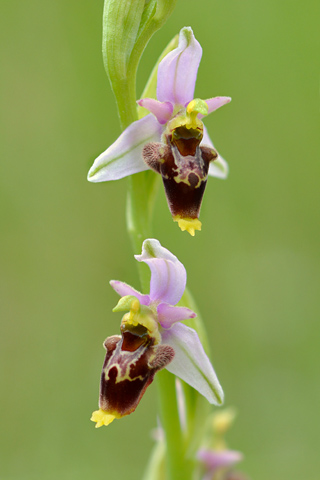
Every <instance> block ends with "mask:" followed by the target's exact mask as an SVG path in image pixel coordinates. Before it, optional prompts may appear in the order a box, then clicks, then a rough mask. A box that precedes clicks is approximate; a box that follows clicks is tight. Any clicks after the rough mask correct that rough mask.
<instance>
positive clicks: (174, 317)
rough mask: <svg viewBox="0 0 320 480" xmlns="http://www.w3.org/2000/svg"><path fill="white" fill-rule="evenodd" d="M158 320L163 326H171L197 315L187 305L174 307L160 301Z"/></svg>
mask: <svg viewBox="0 0 320 480" xmlns="http://www.w3.org/2000/svg"><path fill="white" fill-rule="evenodd" d="M157 313H158V321H159V322H160V324H161V326H162V327H163V328H170V327H171V326H172V325H173V324H174V323H176V322H181V321H182V320H187V319H188V318H194V317H196V316H197V315H196V314H195V313H194V312H193V311H192V310H190V309H189V308H187V307H173V306H172V305H168V304H167V303H160V304H159V305H158V307H157Z"/></svg>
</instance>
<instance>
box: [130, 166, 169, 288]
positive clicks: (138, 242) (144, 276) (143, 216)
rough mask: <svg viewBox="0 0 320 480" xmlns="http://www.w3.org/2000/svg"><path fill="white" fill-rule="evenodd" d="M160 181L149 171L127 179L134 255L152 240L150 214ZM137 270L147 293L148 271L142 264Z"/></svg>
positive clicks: (140, 263)
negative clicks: (147, 240) (144, 243)
mask: <svg viewBox="0 0 320 480" xmlns="http://www.w3.org/2000/svg"><path fill="white" fill-rule="evenodd" d="M160 180H161V179H160V177H159V176H158V175H157V174H156V173H154V172H152V171H149V170H148V171H146V172H141V173H137V174H135V175H132V176H130V177H128V196H127V230H128V233H129V236H130V239H131V243H132V247H133V251H134V253H136V254H138V253H140V252H141V247H142V242H143V241H144V240H145V239H146V238H152V226H151V221H152V213H153V206H154V203H155V199H156V195H157V191H158V187H159V182H160ZM138 269H139V277H140V282H141V286H142V290H143V291H144V292H147V291H148V288H149V285H150V270H149V268H148V267H147V265H145V264H144V263H143V262H139V264H138Z"/></svg>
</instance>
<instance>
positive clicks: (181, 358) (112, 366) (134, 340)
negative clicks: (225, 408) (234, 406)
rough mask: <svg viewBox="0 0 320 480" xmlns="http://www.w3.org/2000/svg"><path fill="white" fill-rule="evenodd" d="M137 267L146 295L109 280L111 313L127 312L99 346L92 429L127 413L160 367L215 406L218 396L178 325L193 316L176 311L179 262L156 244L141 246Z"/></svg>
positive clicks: (190, 335)
mask: <svg viewBox="0 0 320 480" xmlns="http://www.w3.org/2000/svg"><path fill="white" fill-rule="evenodd" d="M135 258H136V260H138V262H144V263H146V264H147V265H148V266H149V268H150V270H151V280H150V293H149V294H147V295H144V294H142V293H140V292H138V291H137V290H135V289H134V288H133V287H131V286H130V285H127V284H126V283H123V282H120V281H117V280H113V281H111V282H110V284H111V286H112V288H113V289H114V290H115V291H116V292H117V293H118V294H119V295H121V299H120V301H119V302H118V304H117V306H116V307H115V308H114V310H113V311H116V312H118V311H127V312H128V313H126V314H125V315H124V317H123V318H122V321H121V328H120V330H121V336H120V335H115V336H112V337H109V338H107V339H106V341H105V342H104V346H105V348H106V350H107V353H106V357H105V362H104V365H103V369H102V374H101V384H100V399H99V407H100V408H99V410H97V411H96V412H94V413H93V415H92V418H91V420H92V421H94V422H96V427H100V426H102V425H108V424H109V423H111V422H112V421H113V420H114V419H115V418H121V417H123V416H125V415H128V414H130V413H132V412H133V411H134V410H135V409H136V407H137V406H138V404H139V402H140V400H141V398H142V396H143V394H144V392H145V390H146V388H147V387H148V385H150V383H151V382H152V381H153V378H154V375H155V373H156V372H157V371H158V370H160V369H162V368H166V369H167V370H168V371H169V372H171V373H173V374H174V375H177V376H178V377H180V378H181V379H182V380H184V381H185V382H186V383H188V384H189V385H191V386H192V387H193V388H195V389H196V390H198V392H199V393H200V394H202V395H203V396H204V397H206V399H207V400H208V401H209V402H210V403H212V404H216V405H220V404H221V403H222V402H223V391H222V388H221V386H220V384H219V381H218V379H217V376H216V374H215V372H214V369H213V367H212V365H211V363H210V360H209V358H208V357H207V355H206V353H205V351H204V349H203V347H202V344H201V342H200V339H199V337H198V334H197V333H196V331H195V330H193V329H192V328H189V327H187V326H186V325H184V324H183V323H181V322H182V321H183V320H187V319H189V318H193V317H195V316H196V314H195V313H194V312H193V311H192V310H190V309H189V308H186V307H180V306H176V304H177V303H178V302H179V300H180V299H181V297H182V295H183V292H184V290H185V287H186V279H187V276H186V270H185V268H184V266H183V265H182V263H181V262H180V261H179V260H178V259H177V257H175V256H174V255H173V254H172V253H171V252H169V250H167V249H166V248H164V247H162V246H161V245H160V243H159V241H158V240H154V239H148V240H145V241H144V242H143V246H142V254H141V255H135Z"/></svg>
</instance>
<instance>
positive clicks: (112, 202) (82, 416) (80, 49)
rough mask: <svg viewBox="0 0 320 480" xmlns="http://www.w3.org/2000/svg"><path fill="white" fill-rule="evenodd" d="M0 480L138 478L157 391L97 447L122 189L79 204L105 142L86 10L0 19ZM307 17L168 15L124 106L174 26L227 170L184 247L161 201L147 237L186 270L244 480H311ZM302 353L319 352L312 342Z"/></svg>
mask: <svg viewBox="0 0 320 480" xmlns="http://www.w3.org/2000/svg"><path fill="white" fill-rule="evenodd" d="M0 6H1V14H0V36H1V47H0V48H1V107H0V108H1V110H0V116H1V126H0V136H1V142H0V143H1V145H0V148H1V164H0V169H1V175H0V182H1V189H0V212H1V253H0V262H1V265H0V267H1V276H0V280H1V307H0V308H1V336H0V355H1V358H0V368H1V409H0V412H1V428H0V431H1V459H0V479H1V480H20V479H21V480H22V479H23V480H24V479H26V480H40V479H41V480H53V479H57V478H59V479H61V480H74V479H77V480H86V479H91V478H92V479H97V480H99V479H101V480H102V479H105V478H117V479H120V480H121V479H130V480H131V479H132V480H139V479H140V478H141V475H142V472H143V469H144V466H145V464H146V461H147V458H148V456H149V453H150V451H151V448H152V440H151V437H150V430H151V428H152V427H154V426H155V425H156V415H157V405H156V388H155V385H153V386H152V387H150V388H149V389H148V391H147V393H146V395H145V397H144V399H143V402H142V403H141V404H140V406H139V407H138V409H137V411H136V413H135V414H134V415H131V416H129V417H127V418H125V419H123V420H122V421H116V422H114V423H113V424H112V425H111V426H110V427H108V428H107V429H106V428H101V429H99V430H96V429H95V428H94V425H93V424H92V422H90V421H89V418H90V414H91V412H92V410H94V409H95V408H96V406H97V398H98V387H99V376H100V368H101V364H102V361H103V357H104V351H103V348H102V341H103V340H104V338H105V337H106V336H108V335H111V334H115V333H117V332H118V329H119V320H120V314H112V313H111V308H112V307H113V306H114V305H115V303H116V302H117V298H118V297H117V295H116V294H115V293H114V292H113V291H112V289H111V288H110V287H109V285H108V281H109V280H110V279H111V278H115V279H121V280H124V281H127V282H128V283H131V284H133V285H135V286H136V287H139V284H138V278H137V272H136V268H135V264H134V263H135V262H134V260H133V256H132V251H131V246H130V243H129V240H128V236H127V233H126V228H125V220H124V211H125V195H126V184H127V182H126V179H124V180H121V181H118V182H114V183H110V184H96V185H94V184H89V183H88V182H87V181H86V173H87V170H88V168H89V166H90V165H91V163H92V161H93V159H94V158H95V157H96V156H97V155H98V154H100V153H101V152H102V151H103V150H104V149H105V148H106V147H107V146H108V145H109V144H110V143H112V142H113V141H114V140H115V139H116V138H117V136H118V135H119V133H120V129H119V123H118V120H117V114H116V108H115V102H114V99H113V96H112V93H111V91H110V87H109V85H108V81H107V78H106V75H105V73H104V69H103V64H102V56H101V18H102V8H103V2H102V0H100V1H95V2H92V1H89V0H83V1H82V2H79V1H75V0H69V1H67V2H66V1H64V0H54V1H49V0H48V1H45V0H28V1H21V0H19V1H18V0H1V1H0ZM319 14H320V8H319V2H317V1H316V0H315V1H312V0H311V1H309V2H306V3H303V2H300V1H297V0H295V1H288V0H284V1H281V2H279V1H278V0H271V1H269V2H256V1H254V0H247V1H242V2H239V1H238V0H230V1H228V2H226V1H223V2H222V1H217V0H216V1H214V2H212V1H211V0H203V1H199V2H193V1H191V0H185V1H182V0H180V1H178V3H177V7H176V9H175V11H174V13H173V15H172V17H171V18H170V20H169V21H168V23H167V24H166V25H165V27H164V28H163V29H162V30H161V32H158V33H157V34H156V35H155V36H154V37H153V39H152V40H151V42H150V44H149V45H148V47H147V49H146V52H145V54H144V57H143V59H142V63H141V68H140V70H139V78H138V95H139V94H140V93H141V91H142V89H143V86H144V83H145V81H146V80H147V78H148V74H149V72H150V70H151V68H152V66H153V64H154V62H155V60H156V59H157V57H158V55H159V54H160V53H161V51H162V49H163V48H164V47H165V46H166V44H167V43H168V41H169V40H170V39H171V38H172V37H173V36H174V35H175V34H176V33H178V31H179V30H180V28H181V27H183V26H185V25H191V26H192V27H193V29H194V32H195V35H196V37H197V39H198V40H199V41H200V43H201V44H202V47H203V50H204V55H203V58H202V63H201V66H200V70H199V75H198V83H197V87H196V95H197V96H200V97H202V98H206V97H209V96H215V95H230V96H232V97H233V101H232V103H231V104H230V105H228V106H226V107H224V108H223V109H221V110H219V111H218V112H216V113H215V114H213V115H212V116H210V117H209V118H208V119H207V120H206V125H207V127H208V129H209V132H210V133H211V136H212V138H213V139H214V142H215V144H216V146H217V148H218V149H219V150H220V152H221V153H222V154H223V155H224V157H225V158H226V159H227V160H228V161H229V165H230V177H229V179H228V180H227V181H221V180H216V179H211V180H210V181H209V185H208V187H207V192H206V195H205V201H204V204H203V208H202V213H201V220H202V222H203V231H202V232H201V233H198V234H196V236H195V238H191V237H190V236H189V235H188V234H186V233H181V231H180V230H179V229H178V227H177V225H176V224H174V223H173V222H172V220H171V217H170V215H169V212H168V209H167V206H166V202H165V198H164V194H163V191H161V192H160V194H159V197H158V202H157V207H156V216H155V222H154V234H155V237H156V238H158V239H159V240H160V241H161V243H162V244H163V245H165V246H166V247H167V248H169V249H171V250H172V251H173V252H174V253H175V254H177V255H178V256H179V259H180V260H181V261H182V262H183V263H184V264H185V265H186V267H187V271H188V285H189V287H190V289H191V290H192V292H193V293H194V295H195V298H196V300H197V302H198V304H199V305H200V308H201V311H202V313H203V316H204V318H205V320H206V324H207V328H208V332H209V335H210V341H211V346H212V352H213V363H214V365H215V368H216V370H217V373H218V375H219V378H220V381H221V383H222V385H223V387H224V389H225V393H226V403H227V405H234V406H236V407H237V409H238V412H239V416H238V419H237V422H236V424H235V426H234V429H233V431H232V432H230V435H229V444H230V446H231V447H232V448H234V449H239V450H242V451H243V452H244V454H245V457H246V458H245V461H244V462H243V464H242V470H243V471H247V472H248V473H249V474H250V476H251V477H252V479H259V480H270V479H285V478H290V479H291V478H292V479H295V478H297V479H307V478H316V477H317V476H318V473H319V468H320V464H319V454H318V451H319V438H318V436H319V433H318V430H319V428H318V427H319V425H318V426H317V420H319V403H320V402H319V401H320V398H319V397H320V394H319V363H318V358H317V357H318V348H319V347H318V345H319V322H318V320H319V310H318V308H317V307H318V297H319V270H318V267H319V262H318V260H319V257H318V254H319V223H318V222H319V216H318V209H319V196H320V195H319V186H318V184H319V175H320V163H319V147H320V145H319V46H320V45H319V43H320V42H319ZM317 337H318V338H317Z"/></svg>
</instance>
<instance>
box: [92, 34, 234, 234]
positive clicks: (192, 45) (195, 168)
mask: <svg viewBox="0 0 320 480" xmlns="http://www.w3.org/2000/svg"><path fill="white" fill-rule="evenodd" d="M201 56H202V49H201V46H200V44H199V42H198V41H197V40H196V39H195V37H194V35H193V32H192V29H191V28H190V27H185V28H183V29H182V30H181V31H180V35H179V44H178V46H177V48H176V49H174V50H172V51H171V52H170V53H168V54H167V55H166V56H165V57H164V59H163V60H162V61H161V62H160V64H159V67H158V75H157V100H155V99H153V98H143V99H141V100H138V102H137V103H138V104H139V105H140V106H142V107H144V108H145V109H147V110H148V111H149V112H151V113H150V114H148V115H147V116H145V117H143V118H141V119H140V120H137V121H136V122H133V123H132V124H131V125H130V126H129V127H128V128H127V129H126V130H125V131H124V132H123V133H122V134H121V135H120V137H119V138H118V139H117V140H116V141H115V142H114V143H113V145H111V146H110V147H109V148H108V149H107V150H106V151H105V152H103V153H102V154H101V155H100V156H99V157H98V158H97V159H96V160H95V162H94V163H93V165H92V167H91V169H90V170H89V173H88V180H89V181H91V182H103V181H108V180H117V179H120V178H123V177H126V176H128V175H132V174H134V173H138V172H142V171H144V170H147V169H148V168H150V169H152V170H154V171H155V172H157V173H159V174H161V176H162V180H163V184H164V188H165V193H166V197H167V201H168V205H169V209H170V211H171V214H172V217H173V220H174V221H177V222H178V225H179V227H180V228H181V230H182V231H184V230H186V231H188V232H189V233H190V234H191V235H194V233H195V230H201V222H200V221H199V214H200V207H201V202H202V197H203V194H204V190H205V186H206V183H207V178H208V175H211V176H213V177H218V178H226V176H227V174H228V166H227V163H226V161H225V160H224V159H223V158H222V157H221V156H220V155H219V154H218V153H217V151H216V150H215V149H214V147H213V144H212V142H211V140H210V137H209V135H208V132H207V130H206V128H205V127H204V125H203V123H202V120H201V119H202V117H203V116H204V115H207V114H209V113H211V112H213V111H215V110H217V109H218V108H219V107H221V106H223V105H225V104H227V103H229V102H230V100H231V98H230V97H214V98H209V99H207V100H201V99H199V98H196V99H194V89H195V82H196V77H197V71H198V67H199V63H200V60H201Z"/></svg>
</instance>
